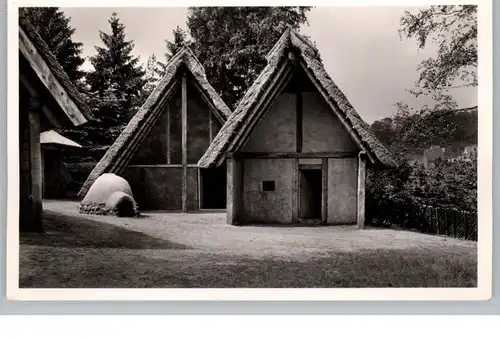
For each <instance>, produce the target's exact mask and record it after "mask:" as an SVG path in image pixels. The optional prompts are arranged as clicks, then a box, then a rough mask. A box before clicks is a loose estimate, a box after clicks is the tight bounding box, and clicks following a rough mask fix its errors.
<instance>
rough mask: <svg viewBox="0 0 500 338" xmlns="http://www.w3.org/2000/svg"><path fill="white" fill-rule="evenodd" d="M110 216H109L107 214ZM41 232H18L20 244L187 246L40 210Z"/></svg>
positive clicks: (109, 225)
mask: <svg viewBox="0 0 500 338" xmlns="http://www.w3.org/2000/svg"><path fill="white" fill-rule="evenodd" d="M110 217H111V216H110ZM43 226H44V230H45V234H33V233H21V234H20V244H21V245H39V246H50V247H64V248H121V249H174V250H180V249H188V248H189V247H188V246H186V245H183V244H180V243H174V242H170V241H166V240H163V239H159V238H155V237H151V236H149V235H146V234H144V233H142V232H139V231H133V230H128V229H124V228H121V227H118V226H114V225H111V224H108V223H103V222H99V221H95V220H90V219H84V218H80V217H75V216H67V215H61V214H58V213H55V212H50V211H44V213H43Z"/></svg>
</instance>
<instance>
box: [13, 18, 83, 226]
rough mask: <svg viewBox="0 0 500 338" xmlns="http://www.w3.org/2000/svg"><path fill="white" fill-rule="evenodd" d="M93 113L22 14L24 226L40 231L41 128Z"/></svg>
mask: <svg viewBox="0 0 500 338" xmlns="http://www.w3.org/2000/svg"><path fill="white" fill-rule="evenodd" d="M91 119H93V115H92V113H91V111H90V109H89V107H88V106H87V105H86V104H85V99H84V97H83V96H82V95H81V94H80V93H79V91H78V89H77V88H76V87H75V85H74V84H73V83H72V82H71V81H70V80H69V78H68V76H67V74H66V73H65V72H64V70H63V68H62V66H61V65H60V64H59V63H58V62H57V60H56V58H55V57H54V55H52V53H51V52H50V50H49V47H48V46H47V44H46V43H45V42H44V41H43V39H42V38H41V37H40V35H38V33H37V32H36V30H35V28H34V27H33V26H32V25H31V24H30V22H29V21H27V20H26V18H24V17H22V16H21V17H20V19H19V144H20V147H19V149H20V154H19V157H20V228H21V230H27V231H42V225H41V215H42V170H43V169H42V154H41V145H40V134H41V132H43V131H45V130H48V129H52V128H54V127H70V126H77V125H81V124H83V123H86V122H87V121H89V120H91Z"/></svg>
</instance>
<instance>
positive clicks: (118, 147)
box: [78, 46, 231, 196]
mask: <svg viewBox="0 0 500 338" xmlns="http://www.w3.org/2000/svg"><path fill="white" fill-rule="evenodd" d="M181 67H185V68H186V69H187V70H188V71H189V72H190V73H191V74H192V77H193V79H194V81H195V82H196V84H197V85H198V88H199V89H200V90H201V91H202V93H203V94H204V95H205V96H206V97H208V99H209V100H210V103H211V105H212V106H213V108H214V109H215V111H214V113H215V114H217V115H218V116H219V117H220V118H221V119H222V120H223V121H226V120H227V118H228V117H229V116H230V115H231V110H229V108H228V107H227V105H226V104H225V103H224V101H222V99H221V98H220V96H219V94H217V92H216V91H215V90H214V88H213V87H212V86H211V85H210V83H209V82H208V80H207V78H206V74H205V69H204V68H203V66H202V65H201V63H200V62H199V61H198V59H197V58H196V56H195V55H194V53H193V52H192V51H191V50H190V49H189V47H187V46H184V47H182V48H181V50H180V51H179V52H178V53H177V54H175V55H174V57H173V58H172V59H171V60H170V61H169V63H168V64H167V66H166V70H165V75H164V77H163V78H162V79H161V80H160V82H159V83H158V85H157V86H156V88H155V89H154V90H153V92H152V93H151V95H149V97H148V98H147V99H146V102H145V103H144V104H143V105H142V107H141V108H140V109H139V110H138V111H137V113H136V114H135V115H134V117H132V119H131V120H130V122H129V123H128V125H127V126H126V127H125V129H124V130H123V132H122V133H121V134H120V136H118V138H117V139H116V141H115V142H114V143H113V145H111V147H109V149H108V151H107V152H106V153H105V154H104V156H103V157H102V159H101V160H100V161H99V163H97V165H96V167H95V168H94V170H93V171H92V172H91V173H90V175H89V177H88V178H87V181H86V182H85V183H84V185H83V186H82V188H81V189H80V192H79V193H78V195H79V196H83V195H85V193H86V192H87V191H88V189H89V188H90V186H91V185H92V184H93V183H94V181H95V180H96V179H97V178H98V177H99V176H100V175H102V174H103V173H115V174H120V173H121V171H122V170H123V169H124V168H125V166H126V165H127V163H128V161H130V159H131V158H132V155H133V154H134V153H135V151H136V150H137V148H138V137H137V135H138V134H139V133H140V134H141V135H145V134H147V132H148V131H149V130H150V129H151V128H152V126H153V124H154V121H151V119H152V118H154V115H153V114H154V113H155V112H156V111H157V109H156V108H158V107H159V105H160V104H161V102H162V100H163V99H164V96H165V95H166V93H171V92H172V91H173V88H174V87H175V86H176V85H177V83H178V81H177V80H178V76H176V75H178V74H179V70H180V69H181ZM156 118H158V116H156ZM139 143H140V142H139ZM129 145H131V146H129Z"/></svg>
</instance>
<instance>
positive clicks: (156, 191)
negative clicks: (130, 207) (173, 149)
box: [122, 166, 198, 211]
mask: <svg viewBox="0 0 500 338" xmlns="http://www.w3.org/2000/svg"><path fill="white" fill-rule="evenodd" d="M122 176H123V178H125V179H126V180H127V181H128V182H129V184H130V187H131V188H132V193H133V194H134V198H135V200H136V202H137V203H138V204H139V208H140V209H141V210H172V211H174V210H175V211H179V210H181V208H182V168H172V167H171V168H168V167H135V166H128V167H127V168H126V169H125V171H124V172H123V174H122ZM187 183H188V186H187V188H188V195H187V197H188V203H187V206H188V211H194V210H197V209H198V169H197V168H188V181H187Z"/></svg>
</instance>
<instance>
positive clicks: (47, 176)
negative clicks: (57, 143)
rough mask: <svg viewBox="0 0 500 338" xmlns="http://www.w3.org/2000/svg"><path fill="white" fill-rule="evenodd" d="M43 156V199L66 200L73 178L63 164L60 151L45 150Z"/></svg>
mask: <svg viewBox="0 0 500 338" xmlns="http://www.w3.org/2000/svg"><path fill="white" fill-rule="evenodd" d="M42 156H43V198H64V197H66V187H67V186H68V185H69V184H70V183H71V177H70V176H69V172H68V171H67V170H66V168H65V165H64V163H63V156H62V152H61V150H60V149H44V146H43V145H42Z"/></svg>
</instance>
